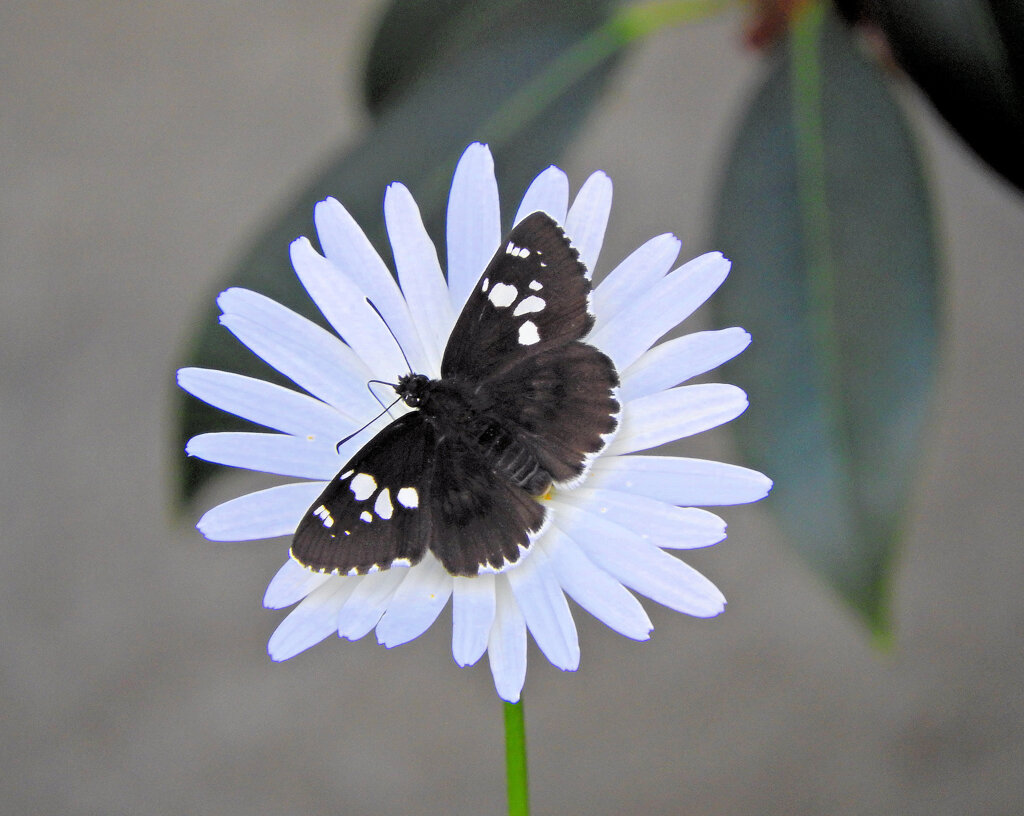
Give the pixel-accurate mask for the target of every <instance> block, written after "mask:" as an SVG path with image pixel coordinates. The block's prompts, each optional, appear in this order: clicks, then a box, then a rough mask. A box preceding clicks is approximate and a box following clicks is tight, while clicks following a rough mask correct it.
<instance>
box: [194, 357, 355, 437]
mask: <svg viewBox="0 0 1024 816" xmlns="http://www.w3.org/2000/svg"><path fill="white" fill-rule="evenodd" d="M178 385H180V386H181V387H182V388H184V389H185V390H186V391H188V392H189V393H190V394H192V396H194V397H198V398H199V399H201V400H203V402H206V403H209V404H210V405H212V406H214V407H215V408H220V409H221V410H222V411H228V412H230V413H232V414H235V416H240V417H242V418H243V419H248V420H249V421H251V422H255V423H257V424H259V425H263V426H264V427H267V428H273V429H274V430H275V431H282V432H283V433H289V434H304V433H306V432H307V431H309V430H310V429H316V430H317V431H319V432H321V433H325V432H326V433H328V434H329V435H330V436H333V437H335V438H337V439H340V438H341V437H343V436H345V435H347V434H348V433H350V432H351V431H352V430H353V427H352V423H351V421H349V420H347V419H345V418H344V417H343V416H342V415H341V414H339V413H338V411H337V410H335V409H334V408H333V407H332V406H330V405H328V404H327V403H325V402H321V401H320V400H318V399H314V398H313V397H310V396H308V395H306V394H300V393H299V392H297V391H292V390H291V389H290V388H282V387H281V386H280V385H275V384H274V383H269V382H266V381H264V380H257V379H254V378H253V377H244V376H242V375H241V374H231V373H229V372H227V371H214V370H212V369H208V368H183V369H181V370H180V371H179V372H178Z"/></svg>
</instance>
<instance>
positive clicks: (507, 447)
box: [468, 416, 551, 496]
mask: <svg viewBox="0 0 1024 816" xmlns="http://www.w3.org/2000/svg"><path fill="white" fill-rule="evenodd" d="M468 431H469V434H470V437H471V438H472V439H473V440H474V442H475V444H476V445H477V447H478V448H479V450H480V453H481V454H482V455H483V457H484V459H485V461H486V462H487V463H488V464H490V466H491V467H492V468H493V469H494V470H495V471H497V472H498V473H501V474H502V475H504V476H505V477H506V478H508V479H509V481H511V482H512V483H513V484H515V485H516V486H518V487H521V488H522V489H523V490H525V491H526V492H527V493H529V494H530V495H531V496H539V495H541V494H542V493H544V492H545V491H546V490H547V489H548V487H550V486H551V474H549V473H548V472H547V471H546V470H544V469H543V468H542V467H541V466H540V462H538V461H537V457H536V456H534V455H533V453H532V452H531V451H530V450H529V449H528V448H527V447H526V446H525V445H524V444H523V443H522V442H520V441H519V440H517V439H516V438H515V436H513V435H512V434H511V433H509V432H508V431H507V430H506V429H505V428H503V427H502V426H501V425H500V424H499V423H498V422H495V421H494V420H492V419H490V418H488V417H486V416H476V417H474V418H473V420H472V421H471V422H470V424H469V427H468Z"/></svg>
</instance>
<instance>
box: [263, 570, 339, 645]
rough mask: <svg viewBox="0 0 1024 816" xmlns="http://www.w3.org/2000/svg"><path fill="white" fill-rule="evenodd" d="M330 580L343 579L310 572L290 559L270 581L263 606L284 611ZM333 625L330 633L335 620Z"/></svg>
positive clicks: (332, 629)
mask: <svg viewBox="0 0 1024 816" xmlns="http://www.w3.org/2000/svg"><path fill="white" fill-rule="evenodd" d="M330 580H341V579H335V577H334V576H331V575H322V574H321V573H318V572H310V571H309V570H308V569H306V568H305V567H303V566H301V565H300V564H298V563H297V562H296V561H294V560H293V559H291V558H289V559H288V560H287V561H285V562H284V566H282V567H281V569H279V570H278V571H277V574H276V575H275V576H274V577H273V578H271V579H270V583H269V584H268V585H267V591H266V592H265V593H264V595H263V606H265V607H266V608H267V609H284V608H285V607H286V606H291V605H292V604H296V603H298V602H299V601H301V600H302V599H303V598H305V597H306V596H307V595H309V594H310V593H311V592H312V591H313V590H315V589H317V588H318V587H320V586H323V585H324V584H325V583H327V582H328V581H330ZM331 623H332V626H331V630H330V631H332V632H333V631H334V626H333V623H334V620H333V619H332V621H331ZM325 637H326V636H325Z"/></svg>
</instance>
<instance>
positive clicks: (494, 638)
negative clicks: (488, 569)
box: [487, 575, 526, 703]
mask: <svg viewBox="0 0 1024 816" xmlns="http://www.w3.org/2000/svg"><path fill="white" fill-rule="evenodd" d="M494 588H495V613H494V626H492V627H491V635H490V637H489V638H488V640H487V658H488V661H489V662H490V664H491V674H492V675H494V688H495V689H496V690H497V692H498V696H499V697H501V699H502V700H506V701H507V702H510V703H515V702H518V701H519V695H520V694H522V691H523V683H525V682H526V622H525V621H524V620H523V613H522V612H520V611H519V607H518V606H517V605H516V599H515V597H514V596H513V595H512V590H511V588H510V587H509V585H508V580H507V579H506V576H505V575H499V576H497V578H496V580H495V582H494Z"/></svg>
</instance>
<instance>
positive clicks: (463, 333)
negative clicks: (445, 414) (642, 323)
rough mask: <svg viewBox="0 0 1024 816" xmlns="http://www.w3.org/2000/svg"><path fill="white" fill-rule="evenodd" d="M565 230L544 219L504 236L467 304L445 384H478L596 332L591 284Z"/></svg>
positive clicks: (451, 341) (447, 358)
mask: <svg viewBox="0 0 1024 816" xmlns="http://www.w3.org/2000/svg"><path fill="white" fill-rule="evenodd" d="M586 273H587V270H586V267H584V266H583V264H582V263H580V260H579V253H578V252H577V251H576V249H575V248H574V247H573V246H572V245H571V244H570V243H569V240H568V239H567V238H566V237H565V233H564V232H563V231H562V228H561V227H559V226H558V224H557V223H556V222H555V220H554V219H553V218H551V216H549V215H547V214H546V213H542V212H535V213H533V214H532V215H528V216H527V217H526V218H524V219H523V220H522V221H520V222H519V224H518V225H517V226H516V227H515V228H514V229H513V230H512V232H510V233H509V235H508V237H507V238H506V239H505V241H504V243H503V245H502V246H500V247H499V248H498V251H497V253H495V255H494V257H493V258H492V259H491V262H490V263H489V264H488V265H487V269H486V270H484V274H483V276H482V277H481V278H480V281H479V282H478V283H477V285H476V287H475V288H474V289H473V291H472V293H471V294H470V296H469V298H468V299H467V301H466V305H465V307H464V308H463V309H462V314H461V315H459V319H458V321H456V323H455V328H454V329H452V333H451V336H450V337H449V338H448V346H447V348H445V352H444V359H443V360H442V362H441V376H442V377H443V378H448V377H459V378H467V379H470V380H481V379H483V378H485V377H491V376H501V374H502V373H503V372H504V371H506V370H508V369H509V368H513V367H515V366H516V365H518V364H519V363H520V362H521V361H522V360H523V359H524V358H527V357H531V356H533V355H535V354H537V353H539V352H541V351H543V350H545V349H548V348H551V347H552V346H561V345H564V344H566V343H568V342H570V341H572V340H578V339H580V338H581V337H583V336H584V335H585V334H586V333H587V332H588V331H590V329H591V327H592V326H593V325H594V318H593V316H592V315H591V314H590V313H589V311H588V308H587V301H588V298H589V295H590V281H588V280H587V276H586Z"/></svg>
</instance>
